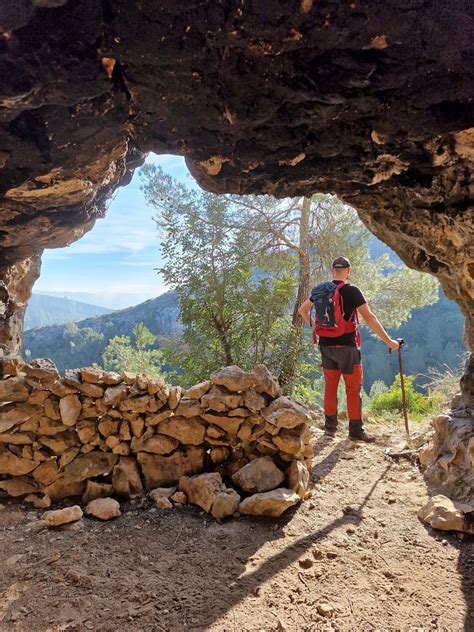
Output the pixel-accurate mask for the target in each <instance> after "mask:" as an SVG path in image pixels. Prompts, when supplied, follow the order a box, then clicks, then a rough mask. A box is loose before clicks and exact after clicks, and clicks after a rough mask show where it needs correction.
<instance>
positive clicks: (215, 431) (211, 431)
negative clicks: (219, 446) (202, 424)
mask: <svg viewBox="0 0 474 632" xmlns="http://www.w3.org/2000/svg"><path fill="white" fill-rule="evenodd" d="M206 435H207V436H208V437H211V439H220V438H221V437H225V430H222V428H218V427H217V426H208V427H207V429H206Z"/></svg>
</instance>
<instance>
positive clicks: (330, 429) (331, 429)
mask: <svg viewBox="0 0 474 632" xmlns="http://www.w3.org/2000/svg"><path fill="white" fill-rule="evenodd" d="M336 430H337V417H336V415H334V416H333V415H325V418H324V436H325V437H328V438H330V439H334V437H335V436H336Z"/></svg>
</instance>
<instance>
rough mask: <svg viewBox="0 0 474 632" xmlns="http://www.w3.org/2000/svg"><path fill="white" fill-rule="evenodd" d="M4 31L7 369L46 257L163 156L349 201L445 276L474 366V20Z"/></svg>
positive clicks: (7, 10) (72, 15)
mask: <svg viewBox="0 0 474 632" xmlns="http://www.w3.org/2000/svg"><path fill="white" fill-rule="evenodd" d="M0 30H1V32H2V35H1V38H0V76H1V77H2V80H1V91H0V140H1V142H0V196H1V199H2V206H1V211H0V216H1V219H2V222H1V223H2V225H1V228H0V244H1V247H2V251H1V254H0V278H1V279H2V282H3V285H2V287H1V289H0V301H1V303H0V319H1V322H2V323H3V325H2V327H1V328H0V345H3V347H4V349H5V350H6V351H8V352H15V351H17V349H18V346H19V341H20V337H21V328H22V319H23V312H24V308H25V305H26V301H27V299H28V296H29V293H30V291H31V287H32V284H33V282H34V280H35V278H36V277H37V276H38V274H39V268H40V263H39V262H40V256H41V253H42V251H43V249H44V248H54V247H60V246H64V245H66V244H68V243H70V242H72V241H74V240H75V239H78V238H79V237H81V236H82V235H83V234H84V232H86V231H87V230H90V229H91V228H92V226H93V224H94V221H95V219H97V218H98V217H101V216H102V214H103V213H104V209H105V206H106V202H107V199H108V198H109V197H110V195H111V193H112V192H113V190H114V189H115V188H116V187H118V186H121V185H124V184H126V183H127V182H128V181H129V179H130V177H131V173H132V172H133V169H134V168H135V167H136V166H138V165H140V164H141V162H142V161H143V158H144V156H145V155H146V153H147V152H149V151H155V152H156V153H174V154H180V155H184V156H185V157H186V161H187V163H188V166H189V168H190V170H191V172H192V173H193V175H194V177H195V178H196V179H197V180H198V182H199V183H200V184H201V186H203V187H204V188H207V189H209V190H211V191H214V192H238V193H243V192H245V193H271V194H272V195H276V196H287V195H299V194H304V193H311V192H315V191H323V192H334V193H336V194H338V195H339V196H340V197H341V198H342V199H344V200H345V201H347V202H348V203H350V204H352V205H353V206H354V207H355V208H356V209H357V210H358V212H359V214H360V217H361V218H362V220H363V221H364V222H365V223H366V224H367V226H368V227H369V228H370V229H371V230H372V231H373V232H374V233H375V234H376V235H377V236H378V237H379V238H380V239H382V240H383V241H385V242H386V243H387V244H389V245H390V246H391V248H393V249H394V250H395V251H396V252H397V253H398V254H399V255H400V256H401V258H402V259H403V260H404V261H405V263H407V265H409V266H411V267H413V268H416V269H418V270H424V271H426V272H429V273H431V274H434V275H435V276H437V277H438V279H439V280H440V282H441V284H442V285H443V287H444V289H445V292H446V294H447V295H448V297H449V298H452V299H454V300H456V301H457V302H458V303H459V305H460V307H461V309H462V311H463V313H464V315H465V316H466V336H465V338H466V345H467V347H468V349H469V350H471V351H472V350H473V348H474V320H473V310H472V305H473V276H474V252H473V244H474V240H473V226H474V221H473V202H472V199H473V176H472V173H473V162H474V122H473V120H474V111H473V110H474V104H473V93H474V90H473V86H474V78H473V74H472V68H473V63H472V62H473V45H472V42H473V41H474V37H473V35H474V9H473V6H472V2H470V1H469V0H452V1H451V2H450V3H449V4H446V3H439V2H435V1H434V0H428V1H427V2H408V1H407V0H396V1H395V2H391V3H380V2H378V1H377V0H369V1H368V2H364V3H363V4H360V3H358V2H352V3H338V2H332V1H331V0H323V1H321V2H319V1H318V2H317V3H316V2H313V1H312V0H294V1H293V2H285V3H283V2H279V1H276V2H253V1H250V0H248V1H246V0H228V1H224V0H221V1H219V2H215V1H208V2H192V3H186V6H185V7H184V8H183V6H182V4H179V3H174V2H161V3H157V2H155V1H154V0H143V1H142V2H140V3H139V5H137V3H131V2H128V1H127V0H103V1H102V2H97V1H95V0H78V1H77V2H72V1H71V0H70V1H68V0H21V1H19V0H4V2H3V3H2V8H1V11H0ZM472 382H473V373H472V362H471V363H470V364H469V365H468V367H467V368H466V374H465V376H464V379H463V382H462V389H463V393H464V398H465V400H466V402H467V403H469V404H472Z"/></svg>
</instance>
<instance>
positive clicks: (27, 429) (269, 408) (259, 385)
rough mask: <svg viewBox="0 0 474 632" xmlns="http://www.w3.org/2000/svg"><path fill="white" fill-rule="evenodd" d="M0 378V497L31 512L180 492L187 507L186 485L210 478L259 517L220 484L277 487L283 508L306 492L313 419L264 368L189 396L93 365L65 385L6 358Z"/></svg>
mask: <svg viewBox="0 0 474 632" xmlns="http://www.w3.org/2000/svg"><path fill="white" fill-rule="evenodd" d="M0 369H1V371H2V377H3V379H2V380H1V381H0V489H1V490H4V491H5V492H7V493H8V494H9V495H11V496H20V497H21V496H26V499H27V500H29V501H31V502H33V503H35V505H36V506H38V507H47V506H49V504H50V503H51V502H56V501H58V500H61V499H64V498H67V497H70V496H82V498H83V502H86V503H87V502H90V501H91V500H94V499H96V498H100V497H105V496H111V495H117V496H119V497H120V496H122V497H132V496H135V495H140V494H142V493H144V490H145V489H146V490H153V489H155V488H162V487H165V486H171V485H176V484H177V483H179V484H180V491H181V492H182V493H183V494H186V497H187V498H188V499H190V502H192V500H191V498H190V497H193V493H192V491H191V488H192V486H193V484H194V483H193V481H192V479H189V478H183V477H189V476H190V475H194V474H198V473H202V472H211V471H213V472H214V479H215V481H216V480H218V479H217V477H219V480H220V483H219V485H220V488H219V490H220V492H219V493H221V494H224V496H227V497H229V498H230V497H232V498H233V503H230V504H232V506H234V505H235V502H236V501H237V498H238V502H237V505H238V506H239V507H240V511H241V512H244V513H262V511H259V510H257V509H252V506H253V505H252V503H253V504H254V505H255V503H256V502H257V504H258V501H259V499H258V498H257V499H254V500H253V501H251V500H250V499H251V497H249V498H245V499H244V500H243V501H241V498H240V496H239V495H238V494H235V495H233V494H231V493H230V492H229V491H228V489H227V488H226V487H225V485H224V483H223V479H224V480H225V479H229V480H232V481H233V482H234V484H235V485H237V486H238V487H239V488H240V490H241V493H243V494H244V495H248V494H249V493H252V492H256V494H255V495H257V496H258V495H259V494H260V495H264V494H265V493H267V494H268V493H269V492H273V491H274V490H277V491H276V492H275V494H276V496H278V495H280V496H282V495H283V497H284V496H285V494H286V495H287V496H288V498H287V499H286V501H289V499H291V501H292V502H291V503H290V504H295V502H297V501H299V500H300V499H301V498H303V497H304V496H305V494H306V492H307V485H308V479H309V473H308V468H309V467H310V463H311V456H312V450H311V446H310V433H309V428H308V425H307V422H308V421H309V420H310V414H309V411H308V409H306V407H304V406H303V405H301V404H299V403H297V402H295V401H294V400H292V399H290V398H288V397H282V396H281V395H280V388H279V385H278V382H277V381H276V380H275V378H274V377H273V376H272V374H271V373H270V372H269V371H268V370H267V369H266V367H265V366H264V365H259V366H257V367H256V368H255V370H254V371H253V372H251V373H246V372H244V371H242V370H241V369H240V368H239V367H236V366H231V367H226V368H223V369H220V370H219V371H216V372H215V373H214V374H213V375H211V377H210V379H209V380H208V381H206V382H203V383H201V384H197V385H195V386H193V387H191V388H190V389H188V390H187V391H183V389H182V388H181V387H179V386H170V385H168V384H166V383H165V381H164V380H163V379H161V378H153V377H150V376H147V375H143V374H132V373H129V372H124V373H122V374H121V375H119V374H117V373H111V372H106V371H103V370H100V369H95V368H85V369H79V370H75V371H66V374H65V376H64V377H61V376H60V375H59V373H58V372H57V370H56V367H55V366H54V365H53V364H52V363H51V362H50V361H48V360H34V361H32V362H30V363H29V364H25V363H24V362H23V361H22V360H21V359H20V358H18V357H14V358H13V357H6V358H5V357H4V358H0ZM249 472H250V479H252V480H253V482H252V483H249V482H248V480H249ZM269 472H271V475H270V476H269V475H268V473H269ZM259 477H260V482H259ZM262 480H263V481H264V482H262ZM255 481H256V482H255ZM216 485H217V483H216ZM217 487H219V486H217ZM217 487H216V489H217ZM281 490H283V491H281ZM275 494H274V495H275ZM229 498H226V499H224V497H223V496H221V499H220V501H219V502H220V503H222V502H224V500H225V501H226V502H227V504H229ZM265 500H266V499H265V498H264V499H263V501H265ZM286 501H285V503H286ZM293 501H294V502H293ZM285 503H284V504H285ZM196 504H199V503H196ZM264 504H265V502H264ZM286 504H287V503H286ZM211 505H212V504H211ZM206 507H207V504H206ZM207 510H209V511H210V510H212V506H209V507H208V508H207ZM234 511H235V509H234ZM214 513H215V514H216V517H222V513H223V512H222V511H220V510H219V509H216V510H215V512H214ZM224 513H225V512H224ZM263 513H264V512H263ZM267 513H268V511H267ZM227 515H228V514H227Z"/></svg>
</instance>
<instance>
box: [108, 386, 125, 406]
mask: <svg viewBox="0 0 474 632" xmlns="http://www.w3.org/2000/svg"><path fill="white" fill-rule="evenodd" d="M127 394H128V386H127V385H126V384H119V385H117V386H109V388H107V389H105V393H104V397H103V398H102V401H103V402H104V404H105V405H106V406H117V404H119V403H120V402H121V401H123V400H124V399H125V398H126V397H127Z"/></svg>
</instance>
